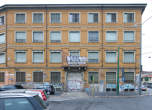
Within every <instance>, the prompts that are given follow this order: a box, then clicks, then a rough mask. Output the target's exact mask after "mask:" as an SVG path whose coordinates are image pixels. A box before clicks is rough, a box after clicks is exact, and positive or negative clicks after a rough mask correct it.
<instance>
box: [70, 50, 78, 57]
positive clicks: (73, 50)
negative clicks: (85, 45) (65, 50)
mask: <svg viewBox="0 0 152 110" xmlns="http://www.w3.org/2000/svg"><path fill="white" fill-rule="evenodd" d="M71 52H78V54H79V56H80V50H70V51H69V56H71Z"/></svg>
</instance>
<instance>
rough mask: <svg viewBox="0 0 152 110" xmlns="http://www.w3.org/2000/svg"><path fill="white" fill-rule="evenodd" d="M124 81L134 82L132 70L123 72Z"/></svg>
mask: <svg viewBox="0 0 152 110" xmlns="http://www.w3.org/2000/svg"><path fill="white" fill-rule="evenodd" d="M124 82H125V83H134V72H124Z"/></svg>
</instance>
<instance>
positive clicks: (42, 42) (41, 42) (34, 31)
mask: <svg viewBox="0 0 152 110" xmlns="http://www.w3.org/2000/svg"><path fill="white" fill-rule="evenodd" d="M34 32H42V37H43V38H42V39H43V41H41V42H34ZM32 43H44V31H40V30H38V31H35V30H34V31H32Z"/></svg>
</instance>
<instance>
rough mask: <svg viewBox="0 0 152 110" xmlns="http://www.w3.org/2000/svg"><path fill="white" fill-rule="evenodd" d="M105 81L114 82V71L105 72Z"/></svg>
mask: <svg viewBox="0 0 152 110" xmlns="http://www.w3.org/2000/svg"><path fill="white" fill-rule="evenodd" d="M106 83H107V84H116V72H106Z"/></svg>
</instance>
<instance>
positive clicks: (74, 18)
mask: <svg viewBox="0 0 152 110" xmlns="http://www.w3.org/2000/svg"><path fill="white" fill-rule="evenodd" d="M69 22H70V23H79V22H80V15H79V13H70V14H69Z"/></svg>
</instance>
